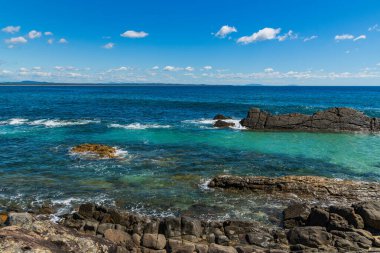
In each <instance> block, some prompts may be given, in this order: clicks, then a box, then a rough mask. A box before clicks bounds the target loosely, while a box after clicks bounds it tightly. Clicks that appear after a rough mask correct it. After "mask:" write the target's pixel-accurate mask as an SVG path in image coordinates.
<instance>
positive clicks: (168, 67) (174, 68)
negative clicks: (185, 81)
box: [164, 66, 179, 71]
mask: <svg viewBox="0 0 380 253" xmlns="http://www.w3.org/2000/svg"><path fill="white" fill-rule="evenodd" d="M164 70H165V71H178V70H179V69H178V68H176V67H173V66H165V67H164Z"/></svg>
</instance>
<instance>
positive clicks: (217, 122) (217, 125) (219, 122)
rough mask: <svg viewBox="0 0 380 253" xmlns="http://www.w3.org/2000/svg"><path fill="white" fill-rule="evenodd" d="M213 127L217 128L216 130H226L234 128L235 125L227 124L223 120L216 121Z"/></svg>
mask: <svg viewBox="0 0 380 253" xmlns="http://www.w3.org/2000/svg"><path fill="white" fill-rule="evenodd" d="M213 126H214V127H218V128H227V127H233V126H235V123H233V122H227V121H224V120H217V121H216V122H215V123H214V125H213Z"/></svg>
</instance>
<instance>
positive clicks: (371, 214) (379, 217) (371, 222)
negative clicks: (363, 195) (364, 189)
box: [354, 201, 380, 230]
mask: <svg viewBox="0 0 380 253" xmlns="http://www.w3.org/2000/svg"><path fill="white" fill-rule="evenodd" d="M354 209H355V212H356V213H358V214H359V215H360V216H361V217H362V218H363V220H364V224H365V225H366V226H367V227H370V228H374V229H377V230H380V202H376V201H371V202H362V203H358V204H356V205H354Z"/></svg>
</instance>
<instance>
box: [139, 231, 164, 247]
mask: <svg viewBox="0 0 380 253" xmlns="http://www.w3.org/2000/svg"><path fill="white" fill-rule="evenodd" d="M142 245H143V246H144V247H146V248H151V249H156V250H161V249H164V248H165V246H166V238H165V236H164V235H162V234H144V235H143V237H142Z"/></svg>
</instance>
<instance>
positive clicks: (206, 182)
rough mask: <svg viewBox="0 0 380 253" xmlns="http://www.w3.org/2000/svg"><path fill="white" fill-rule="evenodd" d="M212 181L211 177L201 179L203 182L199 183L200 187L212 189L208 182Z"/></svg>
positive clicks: (203, 189)
mask: <svg viewBox="0 0 380 253" xmlns="http://www.w3.org/2000/svg"><path fill="white" fill-rule="evenodd" d="M210 182H211V179H204V178H203V179H201V182H200V183H199V185H198V186H199V188H200V189H201V190H202V191H209V190H211V188H210V187H208V184H209V183H210Z"/></svg>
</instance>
